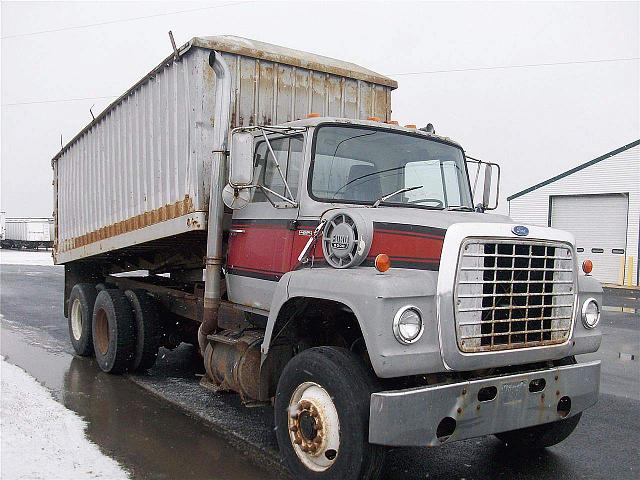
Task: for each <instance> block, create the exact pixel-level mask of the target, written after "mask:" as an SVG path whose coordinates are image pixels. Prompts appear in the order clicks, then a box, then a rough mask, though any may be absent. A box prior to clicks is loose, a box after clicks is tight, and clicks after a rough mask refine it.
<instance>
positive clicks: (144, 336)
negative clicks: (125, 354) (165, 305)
mask: <svg viewBox="0 0 640 480" xmlns="http://www.w3.org/2000/svg"><path fill="white" fill-rule="evenodd" d="M124 294H125V295H126V297H127V299H128V300H129V303H130V304H131V307H132V308H133V317H134V328H135V339H136V342H135V354H134V357H133V363H132V365H131V369H132V370H134V371H144V370H146V369H148V368H151V367H153V365H154V363H156V358H158V349H159V348H160V324H159V322H160V317H159V315H158V309H157V308H156V303H155V300H154V299H153V298H151V297H150V296H149V295H148V294H147V292H145V291H144V290H127V291H126V292H124Z"/></svg>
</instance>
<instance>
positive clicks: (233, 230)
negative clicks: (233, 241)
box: [229, 228, 246, 235]
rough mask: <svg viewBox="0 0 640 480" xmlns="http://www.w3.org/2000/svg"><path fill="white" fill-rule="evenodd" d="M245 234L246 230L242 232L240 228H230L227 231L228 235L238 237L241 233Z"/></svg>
mask: <svg viewBox="0 0 640 480" xmlns="http://www.w3.org/2000/svg"><path fill="white" fill-rule="evenodd" d="M245 232H246V230H243V229H241V228H230V229H229V233H230V234H231V235H240V234H241V233H245Z"/></svg>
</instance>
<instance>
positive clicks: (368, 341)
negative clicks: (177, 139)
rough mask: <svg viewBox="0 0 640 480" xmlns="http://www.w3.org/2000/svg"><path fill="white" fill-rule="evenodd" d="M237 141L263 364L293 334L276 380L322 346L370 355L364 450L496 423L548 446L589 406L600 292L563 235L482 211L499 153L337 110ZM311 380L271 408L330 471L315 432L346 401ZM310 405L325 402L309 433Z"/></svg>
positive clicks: (237, 174) (238, 248) (498, 430)
mask: <svg viewBox="0 0 640 480" xmlns="http://www.w3.org/2000/svg"><path fill="white" fill-rule="evenodd" d="M231 145H232V147H231V157H230V165H229V172H230V173H229V184H228V185H227V187H226V188H225V192H224V194H223V198H224V199H225V203H226V205H227V206H228V207H230V208H232V209H233V214H232V221H231V227H230V229H229V242H228V250H227V259H226V267H225V277H226V284H227V293H228V298H229V300H230V301H231V302H234V303H236V304H240V305H244V306H246V307H247V308H251V309H252V311H253V313H254V315H258V316H260V314H261V315H263V316H264V317H263V318H266V320H265V334H264V339H263V341H262V343H261V359H262V362H263V363H262V365H263V367H264V366H265V365H268V364H269V362H268V359H269V357H270V356H272V355H276V356H277V355H282V352H283V349H282V346H283V345H288V346H289V348H285V349H284V351H285V352H287V353H285V355H286V356H291V358H287V360H288V362H287V361H285V362H276V363H278V364H279V365H282V364H284V365H287V366H286V367H285V368H284V370H283V371H279V372H278V375H277V376H278V377H280V382H282V378H283V377H284V378H286V377H288V376H289V375H290V372H289V370H290V369H292V368H294V369H295V365H297V364H299V363H301V364H303V365H304V358H305V356H306V355H310V356H312V357H313V353H314V348H315V349H318V348H323V346H324V347H325V348H326V345H333V346H338V347H340V348H342V349H347V350H346V353H345V352H341V353H345V354H348V355H351V356H355V357H357V358H358V359H359V361H361V363H362V364H363V365H364V366H365V369H368V370H369V375H372V376H373V378H375V381H374V384H375V385H376V387H373V388H372V387H369V388H372V389H371V390H368V392H369V397H368V398H367V403H368V404H369V405H368V409H367V410H368V415H369V421H368V424H367V428H368V431H367V432H366V433H367V434H366V442H367V443H368V444H369V445H370V446H371V445H385V446H389V445H391V446H407V445H411V446H424V445H428V446H437V445H441V444H443V443H446V442H450V441H454V440H461V439H465V438H471V437H475V436H481V435H486V434H489V433H495V434H497V435H498V436H499V437H500V438H502V439H504V441H505V442H511V444H512V445H521V444H523V443H524V444H527V445H529V446H531V447H536V446H537V447H541V446H547V445H550V444H552V443H556V442H558V441H561V440H562V439H563V438H565V437H566V436H567V435H568V434H569V433H570V432H571V431H572V430H573V428H574V427H575V425H577V422H578V420H579V418H580V412H582V411H583V410H584V409H585V408H587V407H589V406H591V405H593V404H594V403H595V401H596V399H597V395H598V385H599V369H600V366H599V362H590V363H586V364H576V362H575V356H576V355H578V354H582V353H589V352H593V351H596V350H597V349H598V347H599V345H600V339H601V334H600V331H599V329H598V327H597V323H598V319H599V312H600V305H601V304H602V302H601V292H602V289H601V287H600V285H599V284H598V282H597V281H595V280H593V279H592V278H591V277H589V276H588V275H585V274H583V273H582V272H580V266H579V265H578V264H577V261H576V253H575V247H574V239H573V238H572V236H571V235H570V234H569V233H566V232H562V231H558V230H554V229H551V228H542V227H535V226H526V225H516V224H514V223H513V222H512V221H511V220H510V219H509V218H508V217H505V216H502V215H495V214H489V213H487V212H486V210H487V208H490V206H489V205H488V203H489V201H488V200H487V199H488V198H489V197H490V192H491V191H495V190H496V188H495V187H493V190H492V186H491V183H492V182H491V176H490V174H489V173H488V172H491V171H492V170H493V171H495V165H492V164H486V163H484V162H480V164H478V163H477V162H479V161H477V160H475V159H473V160H469V159H467V158H466V156H465V152H464V150H463V148H462V147H461V146H460V145H459V144H457V143H456V142H454V141H452V140H450V139H448V138H445V137H441V136H437V135H435V134H434V133H432V132H428V131H423V130H417V129H415V128H412V127H409V128H405V127H400V126H397V125H393V124H388V123H381V122H379V121H361V120H360V121H358V120H348V119H340V118H326V117H324V118H310V119H307V120H303V121H298V122H292V123H289V124H285V125H282V126H281V127H264V128H262V127H250V128H240V129H236V130H234V131H233V133H232V140H231ZM469 162H474V163H475V165H472V166H471V167H470V166H469ZM472 167H475V168H476V171H478V170H482V169H484V173H483V175H484V176H485V179H484V180H485V182H483V183H484V184H485V185H484V187H485V192H483V193H484V195H483V203H480V204H478V205H474V201H473V199H474V194H476V195H475V196H477V195H478V192H477V191H475V192H474V188H473V187H472V185H477V184H478V182H477V178H476V179H470V175H469V170H470V169H471V168H472ZM487 190H488V191H487ZM305 352H306V353H305ZM348 355H347V356H348ZM311 360H313V358H311ZM343 361H347V363H348V360H344V359H343ZM291 364H294V367H292V366H291ZM335 368H339V366H337V365H336V367H335ZM302 371H306V370H305V368H302ZM298 373H299V372H298ZM313 375H320V374H319V373H318V372H314V373H313ZM313 375H311V376H312V377H313ZM303 376H304V374H303ZM307 380H309V379H307ZM285 383H286V382H285ZM307 384H308V385H307V387H305V388H304V389H303V391H302V392H300V391H298V390H296V388H300V385H297V386H295V388H294V389H293V391H291V388H290V389H289V390H286V389H285V393H284V396H285V399H279V397H278V396H277V394H276V400H275V402H276V409H277V410H276V420H278V411H279V410H278V407H280V410H283V409H284V410H286V411H291V410H292V409H296V408H297V409H298V410H300V412H302V413H298V414H297V415H296V416H294V419H293V420H292V418H291V417H288V418H287V419H286V421H285V420H282V423H279V424H278V427H279V428H280V427H282V430H283V432H286V433H282V435H281V434H280V433H279V434H278V438H279V440H280V446H281V449H282V450H284V451H287V448H288V445H290V446H291V447H290V449H292V450H293V452H294V453H295V454H296V455H295V456H294V455H292V457H293V458H294V459H295V458H296V457H297V458H298V460H299V461H300V462H301V463H302V465H303V466H304V468H307V469H308V468H310V469H311V470H314V469H320V470H319V471H329V470H330V469H331V467H332V466H333V464H334V462H336V460H335V459H334V460H328V459H327V457H325V456H323V454H321V453H322V452H324V453H326V452H327V451H328V450H336V449H335V448H330V447H331V444H330V442H329V443H327V442H324V440H323V443H322V444H321V445H322V446H316V444H315V443H314V441H315V439H316V438H318V437H317V436H318V435H319V433H318V432H320V431H323V430H322V429H323V428H324V431H325V432H326V431H327V429H328V428H331V427H330V425H332V424H335V423H337V420H335V419H332V417H331V414H330V413H329V414H327V413H326V412H327V411H328V412H332V411H334V409H335V411H336V415H337V417H341V412H339V409H338V408H337V407H336V406H335V405H333V406H327V400H326V398H327V395H328V393H327V392H329V390H323V387H322V386H319V385H317V384H316V383H315V382H311V383H309V381H307ZM302 385H305V382H302ZM283 388H284V387H283ZM279 389H280V387H278V390H279ZM296 392H297V393H296ZM276 393H277V392H276ZM305 395H306V396H305ZM289 396H290V398H286V397H289ZM330 396H331V394H329V397H330ZM303 400H304V401H303ZM279 401H280V403H279ZM307 407H308V408H307ZM309 409H315V410H314V411H316V412H321V411H325V414H324V416H323V414H321V413H317V416H315V417H313V418H314V420H313V421H312V422H310V423H311V425H312V426H313V427H318V426H320V428H319V429H315V430H314V428H312V427H307V429H306V430H307V436H306V437H305V435H304V434H303V433H300V432H302V431H303V430H304V428H303V426H302V424H301V423H300V422H301V421H302V420H301V419H303V418H306V417H305V415H306V416H309V415H310V414H309V411H308V410H309ZM321 422H325V423H326V424H327V425H321ZM341 433H342V432H341ZM296 442H299V443H296ZM300 442H301V443H300ZM316 447H317V448H316ZM370 448H371V447H370ZM319 451H320V452H321V453H318V452H319ZM336 451H337V452H339V450H336ZM336 458H337V457H336ZM295 465H296V462H293V466H292V467H291V468H292V469H294V471H296V470H295ZM336 478H337V477H336Z"/></svg>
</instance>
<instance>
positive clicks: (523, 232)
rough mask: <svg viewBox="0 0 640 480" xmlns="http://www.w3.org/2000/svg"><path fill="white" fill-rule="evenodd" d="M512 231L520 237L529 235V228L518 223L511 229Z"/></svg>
mask: <svg viewBox="0 0 640 480" xmlns="http://www.w3.org/2000/svg"><path fill="white" fill-rule="evenodd" d="M511 231H512V232H513V233H514V234H515V235H518V236H519V237H526V236H527V235H529V229H528V228H527V227H525V226H524V225H516V226H515V227H513V228H512V229H511Z"/></svg>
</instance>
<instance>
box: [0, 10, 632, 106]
mask: <svg viewBox="0 0 640 480" xmlns="http://www.w3.org/2000/svg"><path fill="white" fill-rule="evenodd" d="M243 3H247V2H243ZM635 60H640V57H631V58H605V59H599V60H576V61H571V62H553V63H530V64H523V65H499V66H493V67H470V68H453V69H450V70H427V71H423V72H402V73H389V74H387V75H389V76H396V77H399V76H403V75H427V74H432V73H454V72H474V71H480V70H498V69H510V68H534V67H553V66H557V65H580V64H585V63H604V62H628V61H635ZM105 98H117V95H109V96H105V97H82V98H61V99H55V100H34V101H26V102H12V103H3V104H2V106H3V107H10V106H16V105H35V104H42V103H65V102H77V101H82V100H102V99H105Z"/></svg>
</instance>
